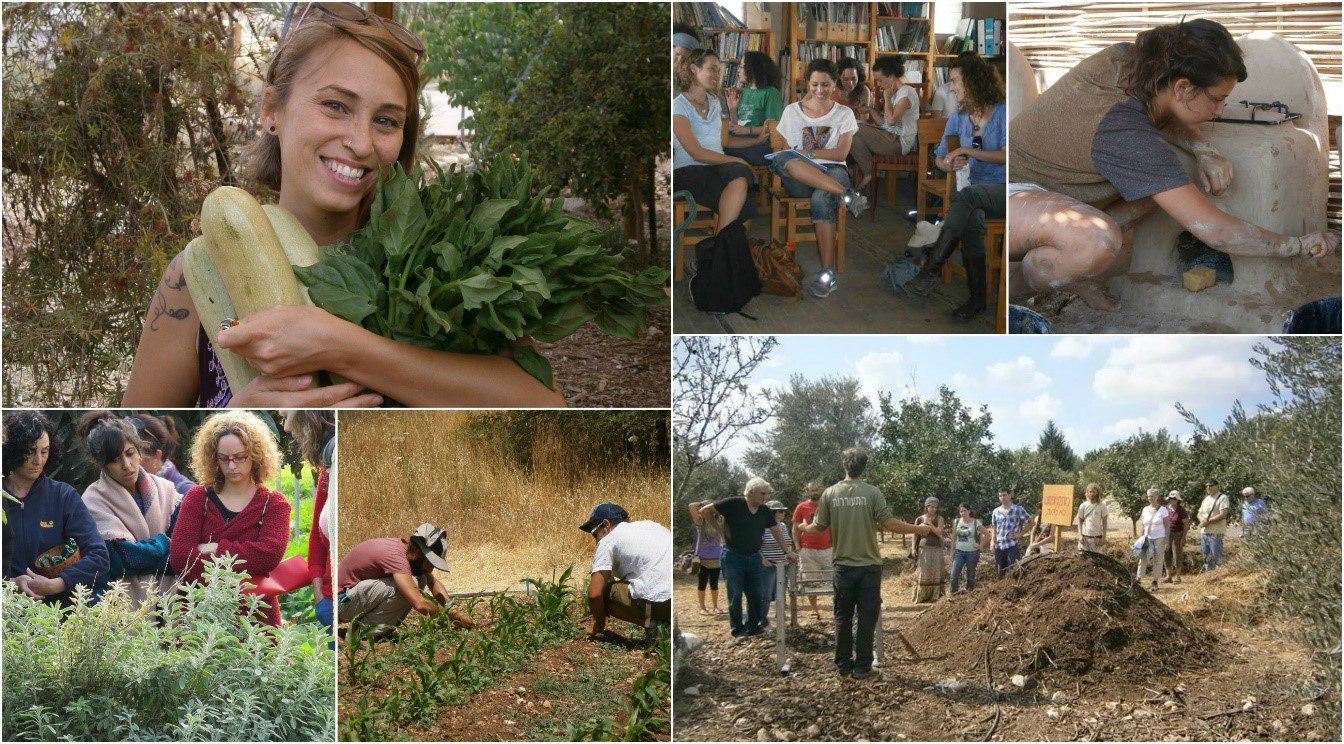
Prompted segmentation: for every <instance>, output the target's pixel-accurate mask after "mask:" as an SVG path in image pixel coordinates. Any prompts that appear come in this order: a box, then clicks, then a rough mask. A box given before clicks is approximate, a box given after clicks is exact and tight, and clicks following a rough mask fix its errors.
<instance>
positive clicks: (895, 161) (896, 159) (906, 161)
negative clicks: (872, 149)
mask: <svg viewBox="0 0 1344 744" xmlns="http://www.w3.org/2000/svg"><path fill="white" fill-rule="evenodd" d="M919 172H920V171H919V155H918V154H917V153H913V152H912V153H910V154H909V155H874V156H873V178H872V180H871V181H869V182H868V183H869V184H870V185H872V195H871V196H869V197H868V219H869V221H871V222H876V221H877V179H878V178H879V177H881V176H884V174H885V178H884V180H885V181H886V182H887V201H889V202H891V205H892V206H893V207H894V206H896V177H897V175H899V174H901V173H909V174H911V175H912V176H913V177H914V178H915V180H916V181H918V180H919Z"/></svg>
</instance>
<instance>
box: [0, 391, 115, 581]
mask: <svg viewBox="0 0 1344 744" xmlns="http://www.w3.org/2000/svg"><path fill="white" fill-rule="evenodd" d="M64 455H65V445H64V442H62V441H61V437H60V433H59V432H58V431H57V430H56V426H55V424H53V423H52V422H51V419H49V418H47V416H46V414H44V413H42V412H41V411H7V412H6V413H5V415H4V454H3V459H2V462H3V467H4V503H5V505H4V513H5V519H4V540H3V541H0V547H2V548H3V557H4V571H3V575H4V580H5V581H7V582H10V583H11V584H13V585H14V586H15V587H16V588H18V590H19V591H21V592H23V593H24V594H26V595H28V596H29V597H31V598H32V599H37V600H42V601H44V602H63V603H68V602H69V601H70V596H71V592H73V591H74V590H75V587H77V586H79V585H83V586H86V587H89V588H90V589H92V588H93V587H94V586H95V585H96V584H97V583H98V581H100V580H101V579H102V577H103V576H104V575H105V574H106V573H107V546H106V545H104V544H103V538H102V537H101V536H100V535H99V534H98V526H97V525H96V524H94V522H93V518H92V517H90V516H89V510H88V509H87V508H85V506H84V502H83V501H82V500H81V499H80V498H79V492H78V491H76V490H75V489H74V487H73V486H71V485H70V484H69V483H63V482H61V481H58V480H56V479H54V478H52V477H51V476H52V474H53V473H55V472H56V471H58V470H59V469H60V467H61V462H62V461H63V460H64V459H65V458H64Z"/></svg>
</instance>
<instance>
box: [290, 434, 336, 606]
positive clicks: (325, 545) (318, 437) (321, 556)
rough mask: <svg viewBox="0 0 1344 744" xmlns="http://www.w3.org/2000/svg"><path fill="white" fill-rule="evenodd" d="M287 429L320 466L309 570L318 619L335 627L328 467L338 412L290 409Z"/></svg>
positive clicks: (302, 451) (311, 462)
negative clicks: (332, 620)
mask: <svg viewBox="0 0 1344 744" xmlns="http://www.w3.org/2000/svg"><path fill="white" fill-rule="evenodd" d="M285 431H287V432H289V434H290V435H291V436H293V437H294V439H295V441H297V442H298V444H299V453H300V454H302V455H303V459H304V460H306V461H307V462H308V464H309V465H312V466H313V467H314V468H317V484H316V485H315V486H314V487H313V495H314V499H313V521H312V524H311V525H309V527H308V573H309V574H310V575H311V576H312V582H313V598H314V600H315V602H316V607H315V608H314V610H315V612H316V614H317V619H318V621H319V622H321V623H322V624H323V625H325V626H327V630H328V631H330V630H331V614H332V607H331V601H332V600H331V598H332V594H331V580H332V578H331V521H332V519H331V518H332V514H331V510H330V508H331V502H329V501H328V500H327V475H328V473H327V471H328V469H329V468H330V467H331V458H332V454H333V452H332V451H333V450H334V449H335V445H336V416H335V414H333V413H331V412H330V411H286V412H285Z"/></svg>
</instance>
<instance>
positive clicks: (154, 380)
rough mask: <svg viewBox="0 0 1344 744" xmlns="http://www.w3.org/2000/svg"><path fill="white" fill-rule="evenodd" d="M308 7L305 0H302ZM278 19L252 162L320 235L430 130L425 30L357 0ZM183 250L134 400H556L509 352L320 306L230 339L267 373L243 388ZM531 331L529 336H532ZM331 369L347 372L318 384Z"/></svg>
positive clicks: (261, 316) (148, 324) (147, 336)
mask: <svg viewBox="0 0 1344 744" xmlns="http://www.w3.org/2000/svg"><path fill="white" fill-rule="evenodd" d="M296 7H297V6H296ZM302 8H303V9H302V12H301V13H297V14H296V16H297V18H296V19H295V20H294V21H293V22H292V23H287V24H286V27H285V29H284V31H283V32H282V33H281V38H280V44H279V46H278V47H277V48H276V50H275V54H274V55H273V56H272V58H271V63H270V65H269V67H268V68H267V70H266V77H265V87H264V89H263V92H262V97H261V116H260V125H261V126H260V129H261V135H260V137H259V138H258V139H257V140H256V141H255V142H253V143H252V145H251V147H250V148H249V153H248V156H249V159H250V170H251V172H250V174H249V175H250V176H251V178H252V179H253V180H254V181H256V182H257V183H259V184H261V185H262V186H265V187H267V188H270V189H273V190H275V191H276V192H277V193H278V195H279V199H278V202H277V203H278V204H279V206H281V207H283V208H284V209H285V210H287V211H288V212H289V213H290V214H292V215H293V216H294V217H295V218H297V219H298V221H299V223H300V224H302V225H303V227H304V228H305V229H306V230H307V231H308V232H309V234H311V235H312V237H313V240H314V241H316V242H317V244H318V245H328V244H332V243H339V242H341V241H343V240H346V239H348V238H349V237H350V235H351V233H353V232H354V231H355V230H356V229H358V228H359V227H361V226H362V225H363V224H364V223H366V222H367V221H368V218H369V205H370V204H371V203H372V200H373V196H374V192H375V188H376V186H377V184H378V182H379V179H380V178H381V177H382V175H383V174H384V173H385V172H386V170H387V169H389V168H390V167H391V166H392V165H394V164H400V165H401V166H402V167H403V168H405V169H406V170H408V171H409V170H411V169H412V167H413V165H414V163H415V156H416V153H415V145H416V139H417V137H418V136H419V134H420V107H419V93H420V87H421V84H422V80H421V77H420V71H419V63H420V57H421V55H422V54H423V53H424V51H425V46H424V44H423V43H422V42H421V41H420V40H419V39H418V38H416V36H415V35H414V34H412V33H411V32H410V31H408V30H406V29H405V28H404V27H402V26H401V25H400V24H398V23H396V22H395V21H390V20H384V19H382V18H379V17H378V16H376V15H373V14H372V13H370V12H369V11H367V10H365V9H364V8H363V7H361V6H359V5H356V4H354V3H308V4H307V5H305V6H302ZM182 263H183V262H182V256H181V254H179V255H178V256H177V257H176V258H174V259H173V261H172V262H171V263H170V264H169V265H168V268H167V270H166V271H165V272H164V275H163V280H162V281H161V282H160V283H159V287H158V290H157V291H156V292H155V294H154V297H153V298H152V299H151V300H150V302H149V309H148V310H147V311H146V314H145V319H144V328H143V330H142V331H141V335H140V345H139V348H138V349H137V350H136V354H135V363H134V365H133V366H132V368H131V378H130V381H129V383H128V384H127V387H126V393H125V395H124V396H123V398H122V405H123V406H125V407H128V408H130V407H145V408H162V407H186V406H192V405H194V404H196V402H197V401H199V404H200V405H201V406H202V407H208V408H219V407H224V406H236V407H248V406H252V407H275V408H315V407H325V406H341V407H368V406H376V405H378V404H379V403H381V402H382V401H383V399H384V396H386V397H387V398H390V399H393V400H396V401H399V402H401V403H403V404H405V405H408V406H459V405H467V406H486V407H491V406H495V407H514V406H518V407H533V406H542V407H554V406H558V405H563V403H564V400H563V398H562V397H561V396H560V394H559V393H557V392H555V391H554V390H551V389H549V388H547V387H546V386H545V385H543V384H542V383H541V382H539V381H537V379H536V378H534V377H532V375H530V374H528V373H527V372H526V371H525V370H524V369H523V368H522V367H520V366H519V365H518V364H516V363H514V362H513V360H512V359H510V358H509V355H508V353H505V354H500V355H485V354H459V353H453V352H444V351H435V350H432V349H424V348H420V347H418V346H414V345H412V344H408V343H403V342H400V341H395V340H392V339H389V338H384V337H382V336H379V335H377V334H375V333H372V332H370V331H368V330H366V329H364V328H362V327H361V326H359V325H357V324H355V323H351V322H348V321H346V320H344V319H341V318H338V317H337V316H335V315H332V314H331V313H328V312H326V311H325V310H321V309H319V308H316V307H313V306H308V305H304V306H279V307H272V308H269V309H267V310H263V311H261V312H257V313H253V314H252V315H250V316H248V317H247V318H243V319H240V320H243V321H244V322H243V323H241V324H239V325H238V326H236V327H233V328H230V329H227V330H224V331H222V332H221V333H220V334H219V345H220V347H221V348H225V349H228V350H230V351H232V352H234V353H236V354H239V355H241V356H242V357H244V358H246V359H247V360H248V362H249V363H251V364H252V366H254V367H256V368H257V369H258V370H259V371H261V373H262V375H261V376H260V377H258V378H257V379H255V380H253V381H252V382H250V383H248V385H247V386H246V387H244V388H243V389H241V390H232V389H230V387H229V384H228V381H227V379H225V377H224V373H223V369H222V367H221V366H220V364H219V360H218V359H217V357H216V355H215V349H214V348H213V346H212V345H211V343H210V341H209V340H208V339H207V337H206V335H205V332H204V330H203V329H202V328H201V324H200V318H199V316H198V315H197V313H196V312H195V306H194V304H193V303H192V300H191V296H190V294H188V292H187V285H186V279H185V277H184V274H183V267H182ZM519 343H520V344H524V345H526V344H530V343H531V342H530V341H528V340H526V339H524V340H521V341H520V342H519ZM323 370H325V371H327V372H330V373H333V374H338V375H340V376H341V377H344V378H345V379H346V380H348V381H347V382H340V383H337V384H332V385H323V386H317V387H310V386H311V385H312V384H313V383H314V382H315V381H316V380H317V379H318V373H320V372H322V371H323Z"/></svg>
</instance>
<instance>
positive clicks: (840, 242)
mask: <svg viewBox="0 0 1344 744" xmlns="http://www.w3.org/2000/svg"><path fill="white" fill-rule="evenodd" d="M766 124H767V125H768V126H769V128H770V148H771V149H772V150H774V151H775V152H778V151H780V150H787V149H789V144H788V142H785V141H784V137H783V136H781V135H780V134H779V131H778V130H777V129H776V128H775V122H774V121H767V122H766ZM811 210H812V200H811V199H809V198H808V197H806V196H789V194H788V192H786V191H785V190H784V181H783V179H782V178H780V177H779V176H778V175H777V174H775V173H774V172H773V171H772V172H771V174H770V238H771V239H772V240H778V241H779V242H781V243H788V242H789V241H792V242H793V244H794V245H795V246H797V244H798V243H799V242H801V241H812V242H814V243H815V242H816V240H817V231H816V227H815V226H814V225H813V224H812V211H811ZM846 211H847V210H846V209H845V207H844V205H843V204H842V205H841V206H840V209H839V210H838V211H837V213H836V217H835V271H836V273H837V274H843V273H844V272H845V227H846V224H845V218H846V216H847V215H846V214H845V212H846Z"/></svg>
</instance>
